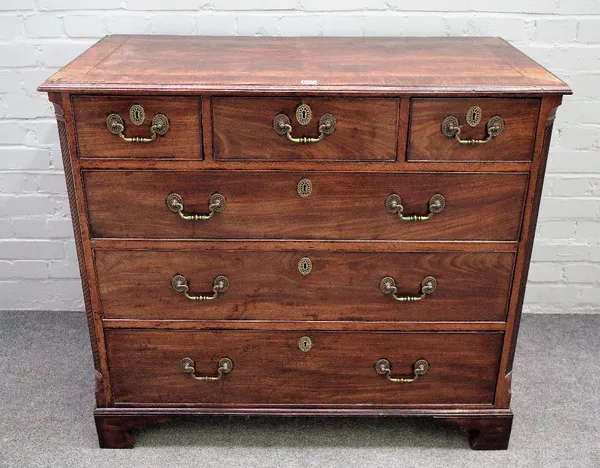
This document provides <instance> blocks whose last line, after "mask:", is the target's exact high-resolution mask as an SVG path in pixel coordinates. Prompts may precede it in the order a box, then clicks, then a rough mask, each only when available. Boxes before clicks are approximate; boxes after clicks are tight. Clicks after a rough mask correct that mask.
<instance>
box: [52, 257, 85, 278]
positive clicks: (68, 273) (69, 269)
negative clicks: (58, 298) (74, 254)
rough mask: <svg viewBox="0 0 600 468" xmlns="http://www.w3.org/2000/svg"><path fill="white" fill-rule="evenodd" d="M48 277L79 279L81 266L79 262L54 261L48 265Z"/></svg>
mask: <svg viewBox="0 0 600 468" xmlns="http://www.w3.org/2000/svg"><path fill="white" fill-rule="evenodd" d="M48 276H49V277H50V278H71V279H79V264H78V263H77V260H52V261H50V262H49V264H48Z"/></svg>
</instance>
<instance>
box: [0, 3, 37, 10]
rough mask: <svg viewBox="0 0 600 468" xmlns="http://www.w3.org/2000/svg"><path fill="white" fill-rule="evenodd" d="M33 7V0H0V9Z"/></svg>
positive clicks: (27, 8)
mask: <svg viewBox="0 0 600 468" xmlns="http://www.w3.org/2000/svg"><path fill="white" fill-rule="evenodd" d="M34 8H35V4H34V0H2V1H1V2H0V11H19V10H21V11H23V10H33V9H34Z"/></svg>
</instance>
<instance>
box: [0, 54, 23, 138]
mask: <svg viewBox="0 0 600 468" xmlns="http://www.w3.org/2000/svg"><path fill="white" fill-rule="evenodd" d="M0 47H1V46H0ZM0 60H1V59H0ZM1 65H2V63H1V62H0V66H1ZM20 90H21V79H20V77H19V74H18V73H16V72H15V71H13V70H11V71H4V72H0V94H9V93H14V92H17V91H20ZM0 135H3V134H1V133H0Z"/></svg>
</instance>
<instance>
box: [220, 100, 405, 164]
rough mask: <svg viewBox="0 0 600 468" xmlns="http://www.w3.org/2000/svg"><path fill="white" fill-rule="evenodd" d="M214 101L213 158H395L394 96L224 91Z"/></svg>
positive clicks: (396, 106)
mask: <svg viewBox="0 0 600 468" xmlns="http://www.w3.org/2000/svg"><path fill="white" fill-rule="evenodd" d="M212 107H213V109H212V111H213V134H214V136H213V145H214V158H215V159H217V160H228V161H229V160H247V161H256V160H262V161H296V160H324V161H325V160H326V161H338V160H339V161H344V160H348V161H395V160H396V141H397V135H398V107H399V100H398V99H375V98H373V99H364V98H361V99H358V98H355V99H352V98H343V99H342V98H340V99H336V98H305V99H302V98H279V97H266V98H233V97H223V98H213V100H212ZM288 137H289V138H288Z"/></svg>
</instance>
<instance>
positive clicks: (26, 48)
mask: <svg viewBox="0 0 600 468" xmlns="http://www.w3.org/2000/svg"><path fill="white" fill-rule="evenodd" d="M37 60H38V54H37V52H36V50H35V47H34V46H33V44H23V43H19V42H11V43H9V44H0V67H34V66H36V65H37Z"/></svg>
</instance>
